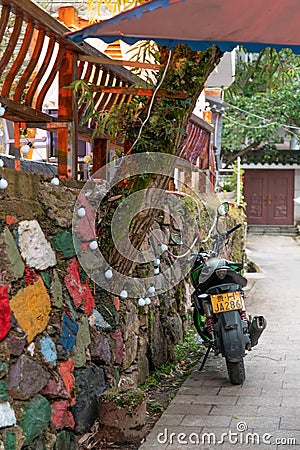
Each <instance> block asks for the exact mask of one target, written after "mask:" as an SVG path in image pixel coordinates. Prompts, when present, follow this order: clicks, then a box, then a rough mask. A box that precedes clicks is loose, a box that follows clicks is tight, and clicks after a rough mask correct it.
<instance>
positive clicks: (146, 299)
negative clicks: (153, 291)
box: [145, 297, 151, 305]
mask: <svg viewBox="0 0 300 450" xmlns="http://www.w3.org/2000/svg"><path fill="white" fill-rule="evenodd" d="M150 303H151V300H150V298H149V297H146V298H145V304H146V305H150Z"/></svg>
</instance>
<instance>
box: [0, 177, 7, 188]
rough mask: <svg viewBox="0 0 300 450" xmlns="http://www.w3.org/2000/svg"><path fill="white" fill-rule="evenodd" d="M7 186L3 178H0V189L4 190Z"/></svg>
mask: <svg viewBox="0 0 300 450" xmlns="http://www.w3.org/2000/svg"><path fill="white" fill-rule="evenodd" d="M7 186H8V182H7V181H6V180H5V178H2V177H1V178H0V189H6V188H7Z"/></svg>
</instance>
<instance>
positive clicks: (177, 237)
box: [171, 234, 183, 245]
mask: <svg viewBox="0 0 300 450" xmlns="http://www.w3.org/2000/svg"><path fill="white" fill-rule="evenodd" d="M171 239H172V241H173V242H174V244H177V245H182V244H183V242H182V239H181V236H180V234H172V235H171Z"/></svg>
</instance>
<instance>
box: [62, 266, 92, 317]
mask: <svg viewBox="0 0 300 450" xmlns="http://www.w3.org/2000/svg"><path fill="white" fill-rule="evenodd" d="M67 270H68V275H66V277H65V284H66V286H67V289H68V291H69V293H70V295H71V297H72V299H73V302H74V305H75V306H76V308H78V307H79V306H80V305H81V303H82V302H83V301H84V304H83V307H84V310H85V312H86V314H87V315H88V316H90V315H91V314H92V312H93V308H94V307H95V299H94V297H93V295H92V293H91V290H90V287H89V285H88V280H86V282H85V283H82V281H81V280H80V274H79V269H78V263H77V260H76V259H75V258H74V259H73V260H72V262H71V263H70V265H69V267H68V269H67Z"/></svg>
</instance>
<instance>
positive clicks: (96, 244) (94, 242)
mask: <svg viewBox="0 0 300 450" xmlns="http://www.w3.org/2000/svg"><path fill="white" fill-rule="evenodd" d="M89 247H90V249H91V250H96V249H97V248H98V242H97V241H96V240H94V241H91V242H90V243H89Z"/></svg>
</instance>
